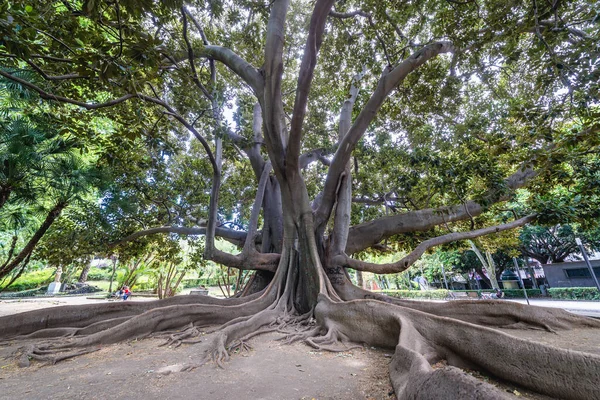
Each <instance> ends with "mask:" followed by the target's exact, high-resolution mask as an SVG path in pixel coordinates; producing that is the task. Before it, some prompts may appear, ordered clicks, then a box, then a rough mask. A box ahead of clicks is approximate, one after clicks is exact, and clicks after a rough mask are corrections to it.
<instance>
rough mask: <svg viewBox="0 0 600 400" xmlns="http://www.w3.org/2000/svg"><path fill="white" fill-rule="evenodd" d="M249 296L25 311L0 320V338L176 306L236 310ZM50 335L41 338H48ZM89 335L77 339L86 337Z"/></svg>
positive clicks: (180, 297)
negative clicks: (194, 305) (211, 306)
mask: <svg viewBox="0 0 600 400" xmlns="http://www.w3.org/2000/svg"><path fill="white" fill-rule="evenodd" d="M259 296H260V294H253V295H251V296H248V297H244V298H236V299H233V298H232V299H218V298H215V297H210V296H193V295H191V296H175V297H171V298H168V299H163V300H155V301H122V302H108V303H107V302H105V303H100V304H84V305H76V306H58V307H49V308H44V309H41V310H34V311H28V312H24V313H20V314H15V315H7V316H3V317H0V338H4V339H9V338H13V337H18V336H24V335H27V334H30V333H33V332H37V331H40V330H43V329H52V328H61V329H62V328H65V327H69V328H85V327H91V326H92V325H93V324H95V323H105V322H106V321H107V320H113V319H116V318H124V317H128V318H131V317H133V316H135V315H140V314H142V313H144V312H146V311H149V310H152V309H155V308H163V307H168V306H176V305H192V304H205V305H216V306H236V305H241V304H244V303H248V302H250V301H252V300H255V299H257V298H259ZM51 332H52V331H48V332H46V333H45V334H43V335H44V337H50V336H49V334H50V333H51ZM55 332H56V333H57V336H63V335H64V333H63V332H61V331H55ZM89 333H92V332H90V331H86V332H85V333H82V332H81V331H78V333H77V334H78V335H81V334H89Z"/></svg>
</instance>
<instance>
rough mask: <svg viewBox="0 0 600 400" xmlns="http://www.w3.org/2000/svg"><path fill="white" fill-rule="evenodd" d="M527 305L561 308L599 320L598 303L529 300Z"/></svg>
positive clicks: (522, 300)
mask: <svg viewBox="0 0 600 400" xmlns="http://www.w3.org/2000/svg"><path fill="white" fill-rule="evenodd" d="M506 301H514V302H516V303H521V304H527V300H525V299H506ZM529 304H530V305H532V306H540V307H552V308H562V309H564V310H567V311H569V312H572V313H574V314H580V315H587V316H588V317H594V318H600V301H582V300H549V299H529Z"/></svg>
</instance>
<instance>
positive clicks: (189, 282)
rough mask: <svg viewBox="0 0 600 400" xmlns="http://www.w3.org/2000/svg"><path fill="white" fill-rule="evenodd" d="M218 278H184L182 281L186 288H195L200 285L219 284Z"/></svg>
mask: <svg viewBox="0 0 600 400" xmlns="http://www.w3.org/2000/svg"><path fill="white" fill-rule="evenodd" d="M218 285H219V284H218V283H217V278H197V279H184V280H183V281H181V286H182V287H183V288H184V289H188V288H195V287H198V286H218Z"/></svg>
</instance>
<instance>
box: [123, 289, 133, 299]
mask: <svg viewBox="0 0 600 400" xmlns="http://www.w3.org/2000/svg"><path fill="white" fill-rule="evenodd" d="M121 296H122V297H123V300H127V299H128V298H129V297H131V290H129V286H123V288H122V289H121Z"/></svg>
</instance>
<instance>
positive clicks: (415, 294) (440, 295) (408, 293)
mask: <svg viewBox="0 0 600 400" xmlns="http://www.w3.org/2000/svg"><path fill="white" fill-rule="evenodd" d="M375 292H377V293H381V294H385V295H388V296H392V297H398V298H401V299H436V300H444V299H445V298H446V297H448V293H449V292H450V291H449V290H446V289H438V290H377V291H375Z"/></svg>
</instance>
